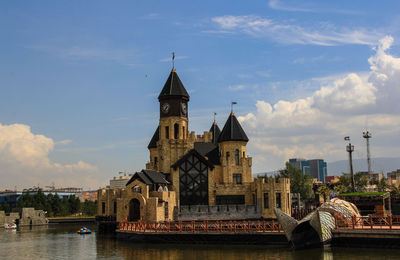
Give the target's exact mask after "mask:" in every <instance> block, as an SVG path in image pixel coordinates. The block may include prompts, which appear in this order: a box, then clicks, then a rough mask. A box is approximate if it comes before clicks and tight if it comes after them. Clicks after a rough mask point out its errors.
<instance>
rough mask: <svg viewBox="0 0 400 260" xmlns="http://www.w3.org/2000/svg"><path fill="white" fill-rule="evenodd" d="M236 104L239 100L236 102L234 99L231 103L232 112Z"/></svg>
mask: <svg viewBox="0 0 400 260" xmlns="http://www.w3.org/2000/svg"><path fill="white" fill-rule="evenodd" d="M236 104H237V102H234V101H233V102H232V103H231V113H233V105H236Z"/></svg>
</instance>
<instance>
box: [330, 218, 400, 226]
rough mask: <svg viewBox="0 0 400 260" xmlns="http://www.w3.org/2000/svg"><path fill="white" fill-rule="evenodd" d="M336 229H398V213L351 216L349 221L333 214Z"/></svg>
mask: <svg viewBox="0 0 400 260" xmlns="http://www.w3.org/2000/svg"><path fill="white" fill-rule="evenodd" d="M334 217H335V228H336V229H400V215H388V216H376V215H369V216H361V217H357V216H352V218H351V221H349V220H348V219H346V218H344V217H342V216H341V215H338V214H335V215H334Z"/></svg>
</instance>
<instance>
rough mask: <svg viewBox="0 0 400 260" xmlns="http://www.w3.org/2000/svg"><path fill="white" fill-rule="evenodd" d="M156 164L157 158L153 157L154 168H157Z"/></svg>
mask: <svg viewBox="0 0 400 260" xmlns="http://www.w3.org/2000/svg"><path fill="white" fill-rule="evenodd" d="M157 163H158V158H157V156H156V157H154V167H157Z"/></svg>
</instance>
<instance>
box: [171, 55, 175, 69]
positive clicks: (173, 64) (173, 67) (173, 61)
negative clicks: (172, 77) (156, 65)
mask: <svg viewBox="0 0 400 260" xmlns="http://www.w3.org/2000/svg"><path fill="white" fill-rule="evenodd" d="M172 69H175V52H172Z"/></svg>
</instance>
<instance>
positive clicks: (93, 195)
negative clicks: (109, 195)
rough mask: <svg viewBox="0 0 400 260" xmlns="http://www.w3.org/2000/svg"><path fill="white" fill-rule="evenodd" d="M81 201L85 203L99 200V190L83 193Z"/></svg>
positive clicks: (80, 197) (80, 195)
mask: <svg viewBox="0 0 400 260" xmlns="http://www.w3.org/2000/svg"><path fill="white" fill-rule="evenodd" d="M78 197H79V200H80V201H81V202H85V201H87V200H88V201H96V200H97V190H92V191H82V192H81V193H80V194H79V196H78Z"/></svg>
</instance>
